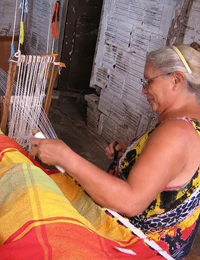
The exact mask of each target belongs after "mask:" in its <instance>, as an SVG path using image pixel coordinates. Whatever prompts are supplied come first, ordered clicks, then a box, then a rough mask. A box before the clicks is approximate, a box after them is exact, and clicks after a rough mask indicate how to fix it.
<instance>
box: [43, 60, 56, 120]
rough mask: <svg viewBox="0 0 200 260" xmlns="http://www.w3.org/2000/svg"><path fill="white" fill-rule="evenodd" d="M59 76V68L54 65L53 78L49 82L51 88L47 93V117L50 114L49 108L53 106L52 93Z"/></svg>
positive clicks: (45, 103)
mask: <svg viewBox="0 0 200 260" xmlns="http://www.w3.org/2000/svg"><path fill="white" fill-rule="evenodd" d="M56 76H57V66H56V65H53V68H52V71H51V77H50V80H49V86H48V88H47V93H46V98H45V102H44V111H45V113H46V115H48V113H49V108H50V105H51V99H52V93H53V87H54V82H55V79H56Z"/></svg>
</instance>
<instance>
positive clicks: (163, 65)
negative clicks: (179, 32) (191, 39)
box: [146, 44, 200, 91]
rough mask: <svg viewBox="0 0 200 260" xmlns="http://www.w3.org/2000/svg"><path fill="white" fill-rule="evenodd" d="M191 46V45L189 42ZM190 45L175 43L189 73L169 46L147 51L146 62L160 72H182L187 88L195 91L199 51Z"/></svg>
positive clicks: (199, 80)
mask: <svg viewBox="0 0 200 260" xmlns="http://www.w3.org/2000/svg"><path fill="white" fill-rule="evenodd" d="M197 45H198V44H197ZM191 46H193V45H192V44H191ZM191 46H190V45H187V44H179V45H176V47H177V48H178V49H179V51H180V52H181V53H182V55H183V56H184V58H185V60H186V62H187V63H188V65H189V67H190V69H191V71H192V73H191V74H189V73H188V71H187V70H186V68H185V66H184V64H183V62H182V61H181V59H180V57H179V56H178V54H177V53H176V52H175V51H174V50H173V49H172V48H171V47H170V46H166V47H163V48H160V49H158V50H156V51H152V52H150V53H148V55H147V58H146V63H147V64H151V65H152V66H153V67H154V68H155V69H157V70H159V71H161V72H162V73H171V72H175V71H180V72H182V73H183V74H184V76H185V78H186V80H187V87H188V89H189V90H192V91H196V90H197V88H198V87H199V86H200V52H199V51H197V50H196V49H194V48H193V47H191ZM198 46H199V45H198Z"/></svg>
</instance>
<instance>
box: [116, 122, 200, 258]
mask: <svg viewBox="0 0 200 260" xmlns="http://www.w3.org/2000/svg"><path fill="white" fill-rule="evenodd" d="M174 119H180V120H185V121H186V122H188V123H190V124H192V125H193V127H194V128H195V129H196V131H197V133H198V134H199V135H200V123H199V122H198V121H197V120H195V119H191V118H187V117H177V118H174ZM159 124H160V123H158V124H157V125H156V126H155V127H154V128H153V129H151V130H150V131H148V132H147V133H145V134H144V135H143V136H141V137H139V138H136V139H134V140H133V141H132V142H131V144H130V145H129V146H128V148H127V150H126V152H125V153H124V155H123V156H122V157H121V158H120V160H119V164H118V166H117V167H116V168H115V173H113V175H118V177H119V178H121V179H124V180H126V179H127V178H128V175H129V172H130V170H131V168H132V167H133V165H134V163H135V161H136V160H137V158H138V156H139V155H140V153H141V151H142V149H143V147H144V144H145V142H146V140H147V139H148V137H149V135H150V134H151V133H152V132H153V131H154V129H156V128H157V127H158V126H159ZM130 222H131V223H132V224H133V225H134V226H135V227H137V228H139V229H141V230H142V231H143V232H144V233H145V235H146V236H147V237H149V238H150V239H152V240H154V241H157V243H158V244H159V245H160V246H161V247H162V248H163V249H164V250H166V251H168V253H169V254H170V255H171V256H172V257H173V258H174V259H177V260H180V259H185V257H186V256H187V255H188V253H189V251H190V249H191V246H192V243H193V241H194V238H195V235H196V232H197V230H198V226H199V222H200V169H199V168H198V169H197V170H196V172H195V173H194V175H193V177H192V178H191V179H190V181H188V182H187V183H186V184H184V185H183V186H178V187H172V188H166V189H165V190H164V191H162V192H161V193H160V194H158V195H157V197H156V198H155V200H154V201H152V202H151V204H150V205H149V206H148V208H147V209H146V210H145V211H144V212H142V213H140V214H139V215H137V216H134V217H131V218H130Z"/></svg>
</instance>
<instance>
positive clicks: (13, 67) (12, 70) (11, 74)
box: [0, 61, 60, 134]
mask: <svg viewBox="0 0 200 260" xmlns="http://www.w3.org/2000/svg"><path fill="white" fill-rule="evenodd" d="M58 66H60V65H57V64H56V65H55V64H52V70H51V75H50V79H49V82H48V86H47V93H46V97H45V99H44V104H43V109H44V112H45V114H46V115H48V113H49V109H50V105H51V101H52V93H53V87H54V83H55V79H56V76H57V68H56V67H58ZM16 71H17V62H12V61H11V62H10V64H9V70H8V78H7V84H6V94H5V98H4V102H3V112H2V115H1V124H0V127H1V130H2V132H3V133H4V134H5V133H6V125H7V121H8V114H9V108H10V100H11V96H12V90H13V85H14V82H15V77H16Z"/></svg>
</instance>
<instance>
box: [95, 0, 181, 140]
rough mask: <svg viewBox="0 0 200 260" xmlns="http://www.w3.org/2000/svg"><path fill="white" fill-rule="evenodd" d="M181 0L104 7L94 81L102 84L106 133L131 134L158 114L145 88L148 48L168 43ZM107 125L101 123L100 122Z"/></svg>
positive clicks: (116, 2) (116, 1)
mask: <svg viewBox="0 0 200 260" xmlns="http://www.w3.org/2000/svg"><path fill="white" fill-rule="evenodd" d="M178 2H179V0H167V1H164V0H156V1H150V0H146V1H145V0H143V1H142V0H141V1H137V0H110V1H105V2H104V6H103V14H102V20H101V24H100V32H99V40H98V44H97V53H96V57H95V61H94V67H93V73H92V77H91V82H90V84H91V86H92V87H95V86H98V87H100V88H101V89H102V91H101V95H100V101H99V106H98V108H99V111H100V112H101V113H103V114H104V115H105V116H106V118H104V120H103V122H102V121H101V129H102V131H101V132H102V136H103V137H104V138H105V139H106V140H107V141H111V140H113V139H115V138H116V137H118V138H120V139H126V140H127V139H130V138H133V137H134V135H136V134H141V133H142V132H143V131H145V130H146V129H147V128H148V126H149V124H150V120H151V119H152V117H153V116H154V114H153V113H152V112H151V110H150V107H149V104H148V103H147V101H146V100H145V98H144V97H143V95H142V93H141V89H142V86H141V78H142V77H143V72H144V64H145V57H146V54H147V52H149V51H152V50H155V49H157V48H159V47H162V46H164V45H166V41H167V36H168V31H169V28H170V26H171V22H172V19H173V16H174V10H175V7H176V5H177V3H178ZM102 124H103V126H102Z"/></svg>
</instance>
